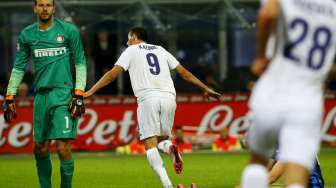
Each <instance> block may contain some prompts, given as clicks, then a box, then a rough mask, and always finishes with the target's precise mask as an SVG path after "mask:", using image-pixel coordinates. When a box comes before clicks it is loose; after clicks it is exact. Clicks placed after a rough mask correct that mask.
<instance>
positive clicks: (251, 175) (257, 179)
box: [241, 164, 268, 188]
mask: <svg viewBox="0 0 336 188" xmlns="http://www.w3.org/2000/svg"><path fill="white" fill-rule="evenodd" d="M241 181H242V182H241V184H242V188H256V187H258V188H268V172H267V169H266V168H265V167H264V166H262V165H257V164H250V165H248V166H247V167H246V168H245V170H244V172H243V175H242V180H241Z"/></svg>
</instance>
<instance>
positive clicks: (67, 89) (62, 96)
mask: <svg viewBox="0 0 336 188" xmlns="http://www.w3.org/2000/svg"><path fill="white" fill-rule="evenodd" d="M34 13H35V14H36V15H37V22H36V23H34V24H32V25H30V26H28V27H26V28H25V29H23V30H22V31H21V33H20V36H19V39H18V43H17V54H16V61H15V64H14V67H13V70H12V74H11V77H10V80H9V84H8V88H7V96H6V99H5V103H4V117H5V120H6V122H11V121H12V120H13V119H14V118H15V117H16V109H15V103H14V97H15V96H16V95H17V90H18V87H19V84H20V82H21V81H22V78H23V75H24V71H25V67H26V65H27V63H28V61H29V58H30V57H32V59H33V62H34V66H35V72H36V73H35V98H34V154H35V159H36V167H37V173H38V178H39V182H40V187H42V188H50V187H51V173H52V166H51V165H52V164H51V159H50V152H49V146H50V141H51V140H56V148H57V153H58V155H59V158H60V161H61V162H60V171H61V187H62V188H68V187H72V176H73V172H74V161H73V159H72V154H71V144H70V141H71V140H72V139H75V138H76V134H77V117H78V116H80V115H81V114H82V113H84V104H83V93H84V92H83V91H84V89H85V85H86V60H85V57H84V51H83V47H82V43H81V39H80V33H79V31H78V30H77V28H76V27H75V26H74V25H72V24H69V23H65V22H63V21H61V20H59V19H55V18H54V13H55V2H54V1H53V0H35V5H34ZM71 56H72V57H73V59H74V62H75V67H76V84H75V89H74V86H73V80H72V74H71V70H70V59H71V58H70V57H71ZM73 91H74V92H73ZM72 92H73V93H72ZM69 104H70V105H69Z"/></svg>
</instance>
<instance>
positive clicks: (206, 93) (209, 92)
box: [204, 88, 222, 100]
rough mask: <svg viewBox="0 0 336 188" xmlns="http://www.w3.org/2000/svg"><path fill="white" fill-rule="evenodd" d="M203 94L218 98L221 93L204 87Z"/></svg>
mask: <svg viewBox="0 0 336 188" xmlns="http://www.w3.org/2000/svg"><path fill="white" fill-rule="evenodd" d="M204 96H205V97H207V98H208V99H210V98H211V97H212V98H215V99H217V100H218V99H219V98H220V97H221V96H222V95H221V94H220V93H218V92H216V91H214V90H212V89H211V88H206V89H205V90H204Z"/></svg>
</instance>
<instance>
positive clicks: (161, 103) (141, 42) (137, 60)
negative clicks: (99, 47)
mask: <svg viewBox="0 0 336 188" xmlns="http://www.w3.org/2000/svg"><path fill="white" fill-rule="evenodd" d="M146 41H147V32H146V31H145V29H143V28H141V27H135V28H132V29H131V30H130V32H129V33H128V42H127V44H128V45H129V47H128V48H127V49H126V50H125V51H124V52H123V53H122V54H121V56H120V57H119V59H118V61H117V62H116V64H115V66H114V67H113V68H112V69H111V70H110V71H109V72H107V73H106V74H105V75H104V76H103V77H102V78H101V79H100V80H99V81H98V82H97V83H96V84H95V85H94V86H93V87H92V88H91V89H90V90H89V91H87V92H85V94H84V96H85V97H89V96H91V95H93V94H94V93H95V92H96V91H97V90H99V89H100V88H102V87H104V86H106V85H107V84H109V83H110V82H112V81H113V80H115V78H116V77H117V76H118V75H119V74H120V73H122V72H123V71H127V70H128V71H129V74H130V77H131V84H132V88H133V91H134V94H135V96H136V97H137V103H138V109H137V115H138V126H139V136H140V140H142V141H143V142H144V144H145V149H146V154H147V159H148V161H149V163H150V165H151V166H152V168H153V169H154V171H155V172H156V173H157V174H158V176H159V177H160V180H161V182H162V184H163V186H164V187H165V188H172V183H171V181H170V179H169V177H168V175H167V172H166V170H165V168H164V166H163V161H162V159H161V156H160V154H159V152H158V149H157V148H159V149H160V150H162V151H163V152H164V153H167V154H171V155H172V156H173V161H174V168H175V171H176V173H177V174H179V173H181V171H182V163H183V162H182V158H181V155H180V153H179V152H178V150H177V147H176V146H175V145H173V144H172V143H171V141H170V140H169V138H170V137H171V129H172V126H173V121H174V115H175V109H176V102H175V98H176V96H175V95H176V93H175V88H174V84H173V80H172V78H171V75H170V70H172V69H175V70H176V71H177V72H178V73H179V74H180V75H181V76H182V78H184V79H185V80H186V81H188V82H190V83H191V84H193V85H195V86H197V87H199V88H200V89H201V90H202V91H203V92H204V95H205V96H206V97H214V98H219V97H220V94H219V93H217V92H215V91H213V90H212V89H210V88H208V87H207V86H206V85H204V84H203V83H202V82H201V81H200V80H198V79H197V78H196V77H195V76H194V75H193V74H191V73H190V72H189V71H188V70H186V69H185V68H184V67H183V66H182V65H180V63H179V62H178V61H177V60H176V59H175V57H173V56H172V55H171V54H170V53H169V52H167V51H166V50H165V49H164V48H162V47H161V46H157V45H152V44H147V43H146Z"/></svg>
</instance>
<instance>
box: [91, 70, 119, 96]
mask: <svg viewBox="0 0 336 188" xmlns="http://www.w3.org/2000/svg"><path fill="white" fill-rule="evenodd" d="M123 71H124V69H123V68H122V67H121V66H119V65H115V66H114V67H113V68H112V69H111V70H110V71H108V72H107V73H105V74H104V76H103V77H102V78H101V79H100V80H99V81H98V82H97V83H96V84H95V85H94V86H92V88H91V89H89V90H88V91H87V92H85V93H84V97H90V96H92V95H93V94H95V93H96V92H97V91H98V90H99V89H101V88H102V87H104V86H106V85H107V84H109V83H111V82H112V81H114V80H115V79H116V78H117V77H118V75H119V74H120V73H122V72H123Z"/></svg>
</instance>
